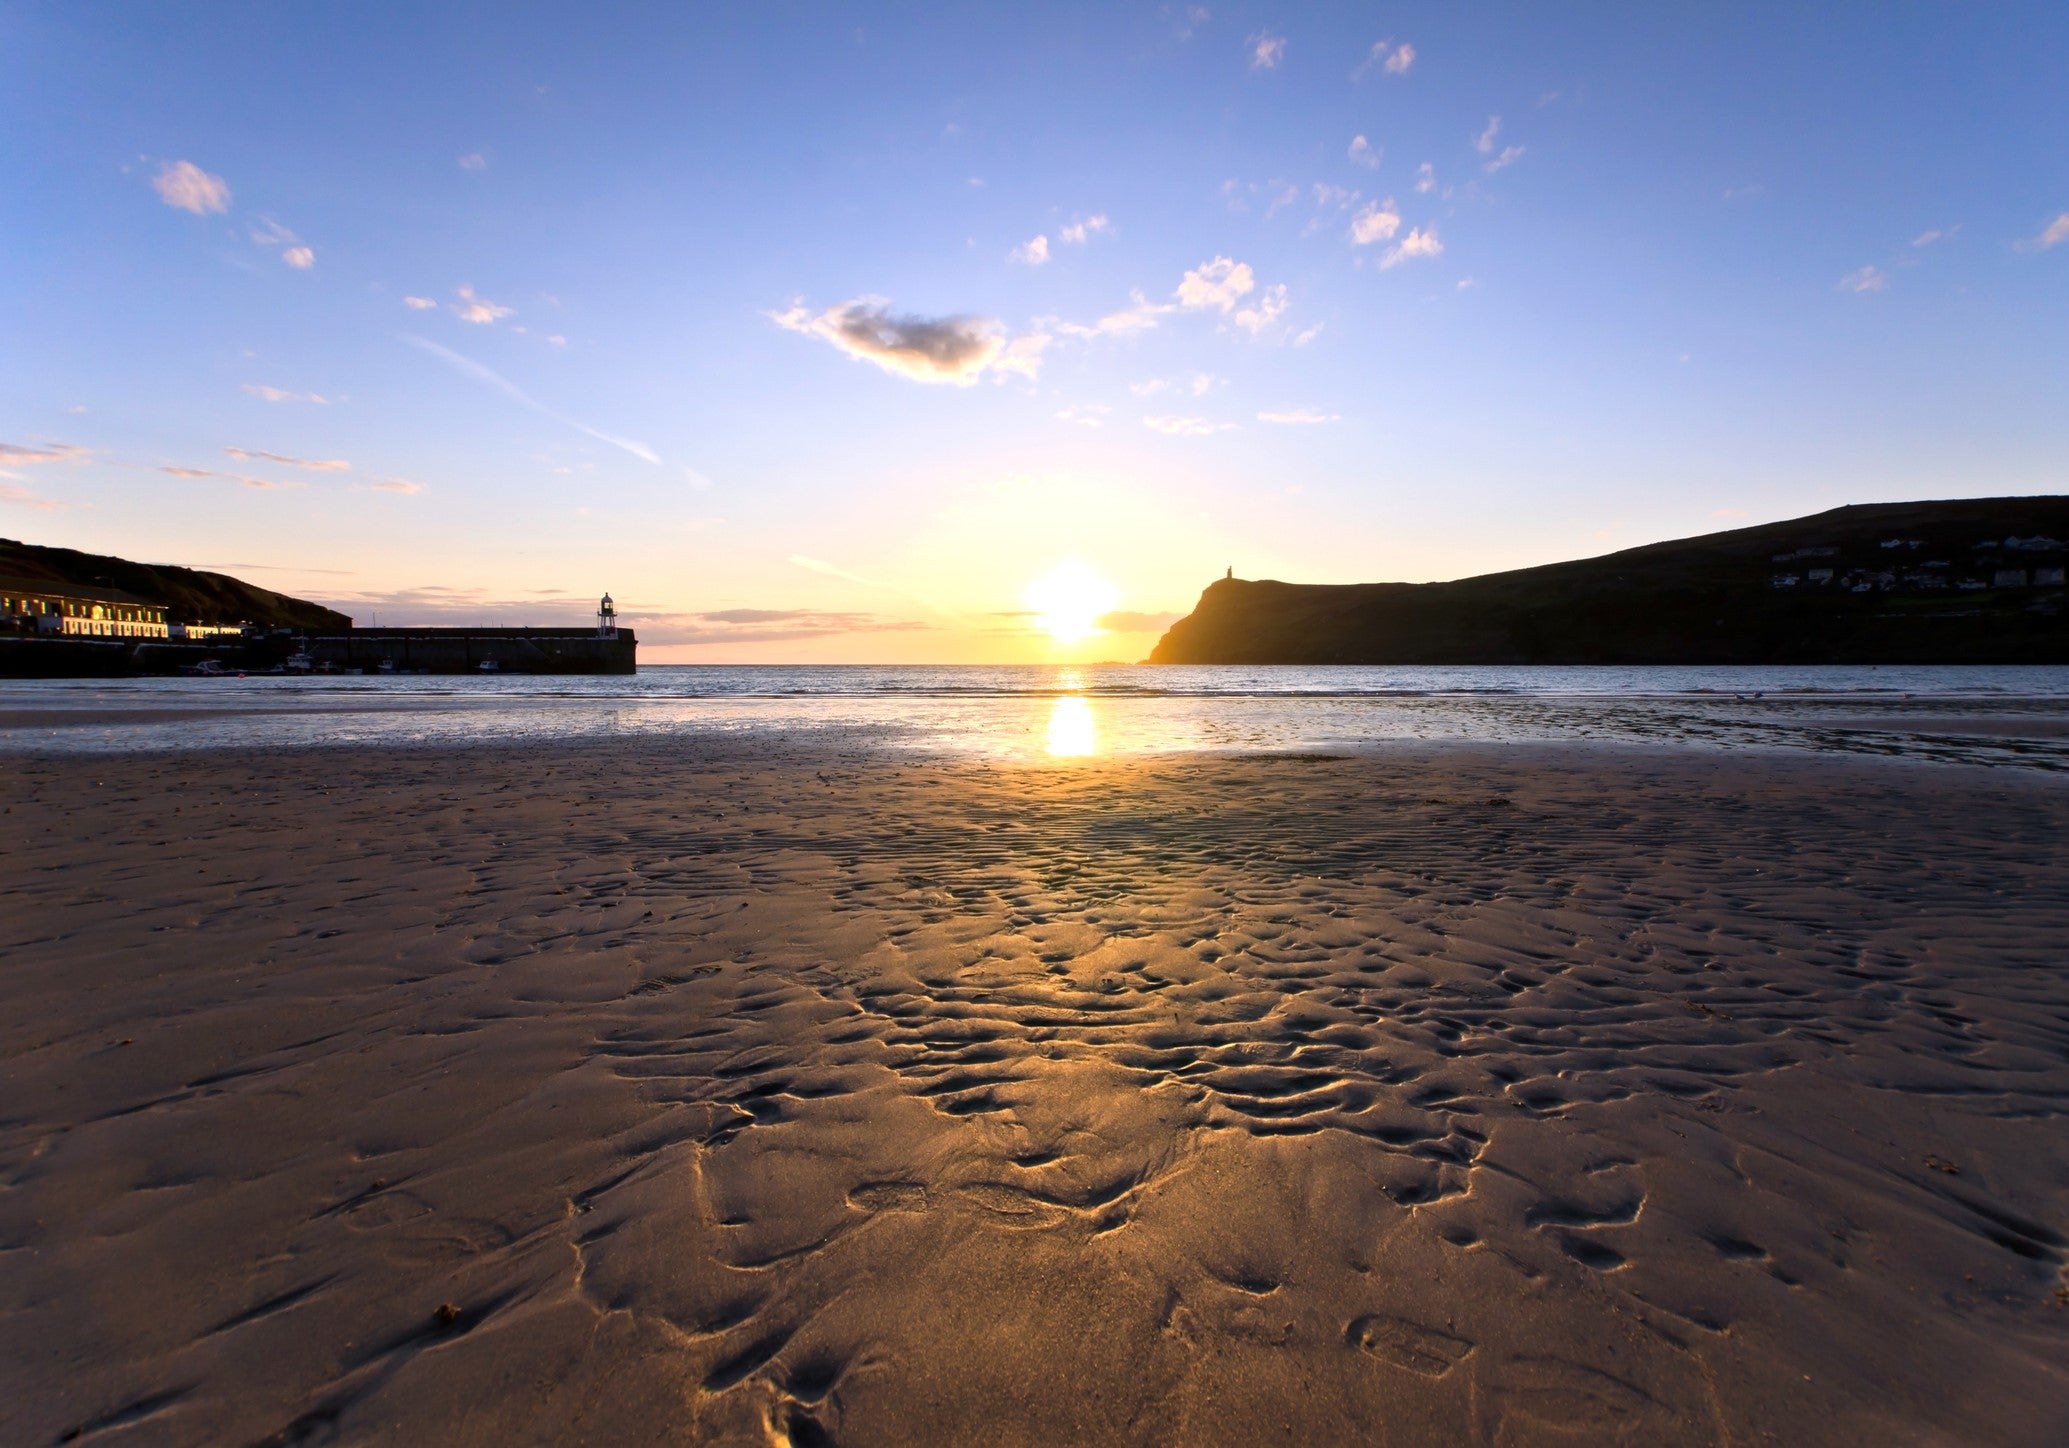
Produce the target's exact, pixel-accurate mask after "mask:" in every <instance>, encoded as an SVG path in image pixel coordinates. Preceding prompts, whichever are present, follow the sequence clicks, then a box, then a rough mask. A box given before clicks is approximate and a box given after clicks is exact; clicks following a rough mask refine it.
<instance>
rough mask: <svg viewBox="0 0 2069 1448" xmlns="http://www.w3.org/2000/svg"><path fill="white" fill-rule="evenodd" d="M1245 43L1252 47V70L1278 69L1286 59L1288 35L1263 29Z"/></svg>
mask: <svg viewBox="0 0 2069 1448" xmlns="http://www.w3.org/2000/svg"><path fill="white" fill-rule="evenodd" d="M1243 44H1245V45H1247V46H1248V47H1250V68H1251V69H1252V70H1277V69H1278V68H1279V64H1280V62H1281V61H1283V60H1285V59H1286V37H1285V36H1283V35H1274V34H1272V33H1271V32H1270V31H1269V30H1261V31H1259V32H1258V33H1257V34H1255V35H1253V36H1251V37H1250V38H1249V39H1248V40H1246V41H1244V42H1243Z"/></svg>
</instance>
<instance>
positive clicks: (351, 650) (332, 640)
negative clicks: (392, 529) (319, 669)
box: [308, 628, 639, 674]
mask: <svg viewBox="0 0 2069 1448" xmlns="http://www.w3.org/2000/svg"><path fill="white" fill-rule="evenodd" d="M308 649H309V655H310V657H311V658H312V659H314V660H315V661H316V663H317V664H319V665H322V664H332V665H335V666H337V667H338V668H341V669H364V670H365V671H366V672H368V673H374V672H378V671H382V666H383V665H384V664H385V665H386V666H387V667H388V668H392V669H393V670H394V671H395V672H397V673H432V674H479V673H489V672H493V673H503V674H635V673H638V672H639V663H638V653H639V645H638V640H637V639H636V638H635V637H634V635H633V632H632V630H631V629H619V630H618V635H617V637H616V638H601V637H599V636H598V635H597V634H596V632H595V631H594V630H584V631H577V630H574V629H551V628H356V629H353V630H352V631H351V632H350V633H339V634H320V635H316V636H314V637H311V638H310V639H309V642H308ZM485 664H486V665H490V666H491V667H489V668H484V667H483V665H485Z"/></svg>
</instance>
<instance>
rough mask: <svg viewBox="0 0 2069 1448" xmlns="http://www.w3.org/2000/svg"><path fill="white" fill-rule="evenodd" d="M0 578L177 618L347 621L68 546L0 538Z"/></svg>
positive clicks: (200, 575)
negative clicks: (110, 598)
mask: <svg viewBox="0 0 2069 1448" xmlns="http://www.w3.org/2000/svg"><path fill="white" fill-rule="evenodd" d="M0 577H6V578H9V579H19V580H21V581H23V582H29V583H47V584H48V585H49V586H51V587H52V588H62V589H69V590H76V591H81V592H92V591H93V590H95V589H109V588H112V589H117V590H120V591H121V592H123V593H128V594H133V595H134V596H136V597H138V598H141V599H144V600H146V601H148V602H151V603H162V604H164V605H165V607H166V616H167V617H168V618H169V619H172V620H174V621H176V622H179V623H255V624H263V625H265V626H267V627H269V628H296V629H310V630H322V631H325V632H335V631H337V630H340V629H348V628H350V627H351V626H352V620H351V619H349V618H347V617H346V616H345V615H344V614H342V613H338V612H336V611H335V610H333V609H328V608H325V607H323V606H322V605H321V604H315V603H310V602H308V601H306V600H304V599H299V598H290V597H288V596H287V595H286V594H284V593H275V592H273V591H272V590H271V589H266V588H258V587H255V586H253V585H252V584H249V583H246V582H244V581H243V580H242V579H238V578H232V577H230V575H228V574H227V573H206V572H203V571H201V570H200V569H195V568H180V567H176V566H174V565H173V564H170V563H132V562H130V561H129V560H128V559H126V558H110V557H108V556H106V555H105V554H100V553H81V552H78V551H77V550H76V549H71V548H45V547H41V546H39V545H38V544H34V543H18V542H16V541H14V540H13V539H11V538H0Z"/></svg>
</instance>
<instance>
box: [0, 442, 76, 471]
mask: <svg viewBox="0 0 2069 1448" xmlns="http://www.w3.org/2000/svg"><path fill="white" fill-rule="evenodd" d="M87 455H88V454H87V450H86V449H85V448H83V447H74V446H72V445H71V444H70V443H62V442H53V443H45V444H44V445H43V446H41V447H23V446H22V445H20V444H19V443H11V442H0V468H15V467H25V466H28V465H29V464H32V463H83V462H85V461H86V459H87Z"/></svg>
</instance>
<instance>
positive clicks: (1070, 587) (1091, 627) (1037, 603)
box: [1027, 558, 1121, 644]
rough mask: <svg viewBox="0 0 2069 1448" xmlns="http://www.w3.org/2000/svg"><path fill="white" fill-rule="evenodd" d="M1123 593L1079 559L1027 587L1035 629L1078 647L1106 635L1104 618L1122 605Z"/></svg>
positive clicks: (1060, 566)
mask: <svg viewBox="0 0 2069 1448" xmlns="http://www.w3.org/2000/svg"><path fill="white" fill-rule="evenodd" d="M1120 598H1121V595H1120V590H1118V589H1116V588H1115V587H1114V586H1113V585H1112V584H1111V583H1108V582H1107V581H1106V580H1105V579H1104V578H1101V577H1100V576H1099V575H1098V574H1096V573H1094V572H1093V571H1092V570H1091V569H1089V568H1087V567H1086V566H1085V565H1084V564H1082V563H1080V562H1078V561H1077V560H1076V559H1075V558H1073V559H1071V560H1069V561H1068V562H1065V563H1060V564H1058V565H1057V566H1056V567H1055V568H1053V569H1051V570H1050V571H1049V572H1048V573H1046V574H1045V575H1043V576H1042V577H1040V578H1038V579H1036V580H1035V581H1034V582H1033V583H1030V584H1029V585H1028V586H1027V602H1028V605H1029V606H1030V607H1031V608H1033V609H1034V613H1035V627H1037V628H1039V629H1041V630H1042V631H1043V632H1044V633H1046V634H1048V635H1049V637H1050V638H1052V639H1054V640H1056V642H1058V643H1060V644H1074V643H1078V642H1080V641H1082V640H1084V639H1088V638H1090V637H1092V635H1094V634H1096V633H1104V632H1105V629H1103V628H1102V627H1101V626H1100V623H1099V620H1100V618H1101V617H1102V616H1104V615H1106V614H1108V613H1111V612H1112V611H1113V606H1114V605H1115V604H1116V603H1118V602H1120Z"/></svg>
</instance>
